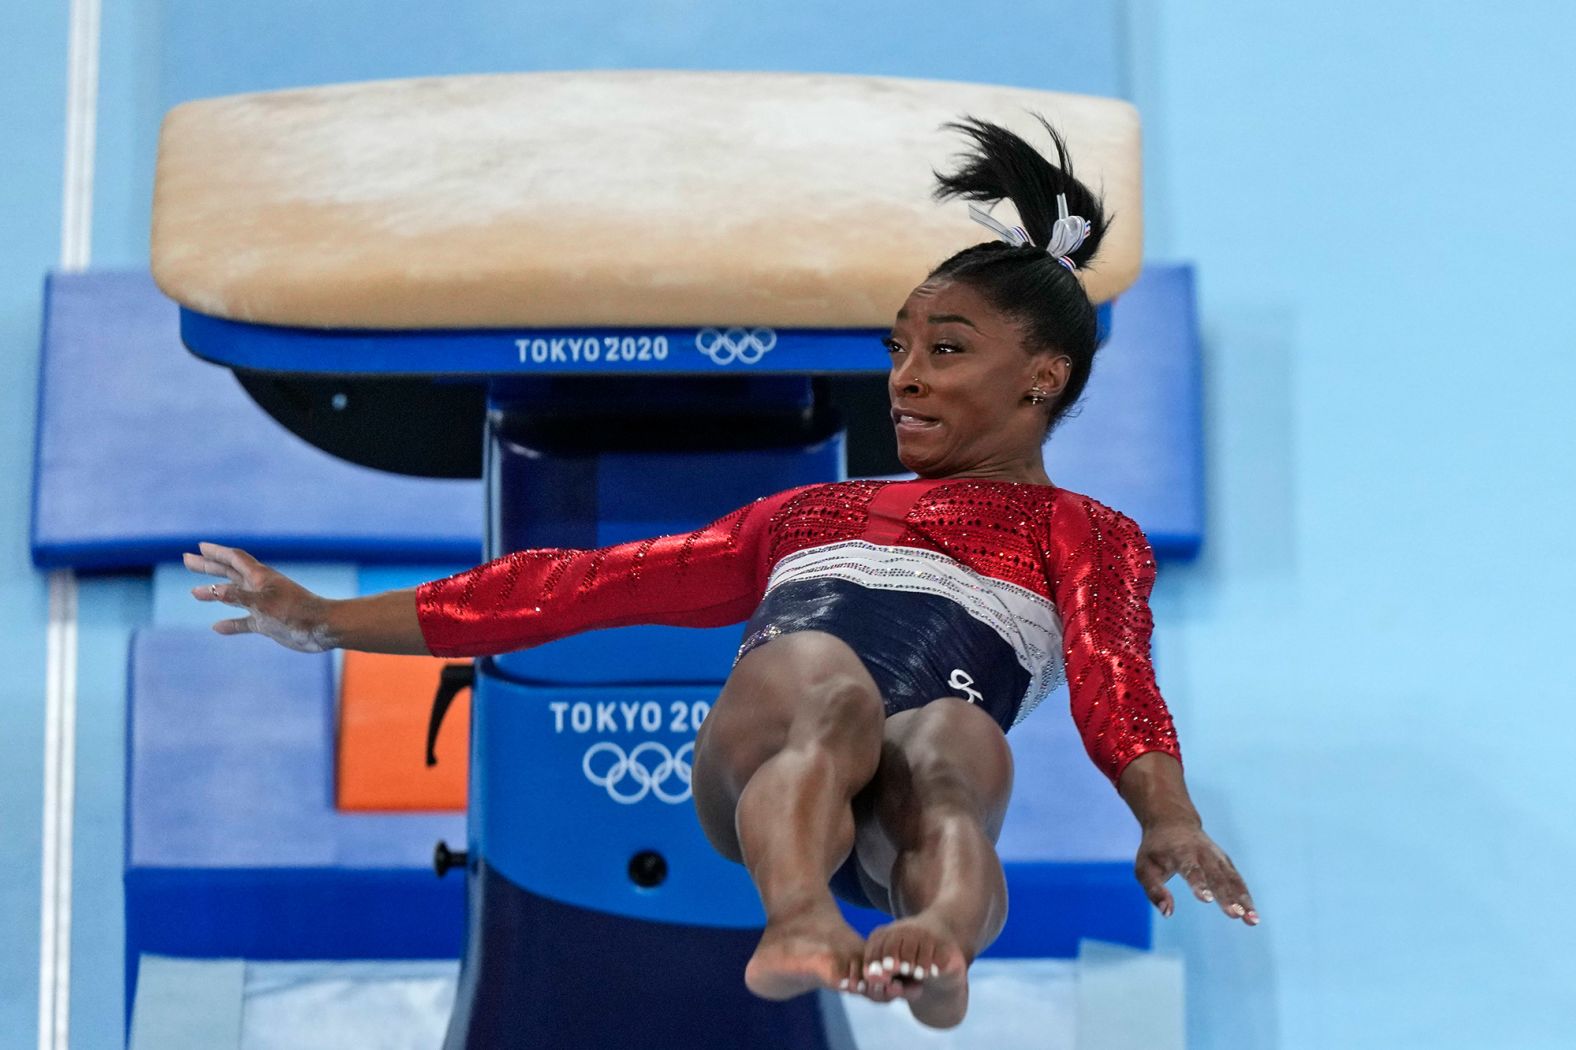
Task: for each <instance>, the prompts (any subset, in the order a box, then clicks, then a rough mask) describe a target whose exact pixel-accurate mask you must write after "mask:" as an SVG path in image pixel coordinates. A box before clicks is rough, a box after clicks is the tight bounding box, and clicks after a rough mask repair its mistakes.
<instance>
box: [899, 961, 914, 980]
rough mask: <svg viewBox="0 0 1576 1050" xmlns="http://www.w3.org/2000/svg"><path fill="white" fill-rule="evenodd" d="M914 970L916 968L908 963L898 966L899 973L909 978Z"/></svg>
mask: <svg viewBox="0 0 1576 1050" xmlns="http://www.w3.org/2000/svg"><path fill="white" fill-rule="evenodd" d="M913 970H914V968H913V967H912V966H910V965H909V964H908V963H906V962H905V963H899V964H898V968H897V972H898V973H900V974H902V975H903V976H904V977H907V976H908V975H909V974H910V973H912V972H913Z"/></svg>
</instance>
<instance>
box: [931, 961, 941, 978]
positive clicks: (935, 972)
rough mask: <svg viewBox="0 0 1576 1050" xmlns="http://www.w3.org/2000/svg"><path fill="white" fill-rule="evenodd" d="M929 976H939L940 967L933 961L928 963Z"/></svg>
mask: <svg viewBox="0 0 1576 1050" xmlns="http://www.w3.org/2000/svg"><path fill="white" fill-rule="evenodd" d="M930 976H932V977H940V976H941V967H939V966H937V965H936V964H935V963H931V964H930Z"/></svg>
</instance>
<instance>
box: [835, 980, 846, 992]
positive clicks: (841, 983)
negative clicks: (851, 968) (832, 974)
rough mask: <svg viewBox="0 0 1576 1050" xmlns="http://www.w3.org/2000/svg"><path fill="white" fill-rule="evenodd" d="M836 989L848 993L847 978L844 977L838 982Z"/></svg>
mask: <svg viewBox="0 0 1576 1050" xmlns="http://www.w3.org/2000/svg"><path fill="white" fill-rule="evenodd" d="M837 987H838V988H839V989H840V990H842V991H845V992H846V991H848V978H846V977H844V978H843V979H842V980H841V981H838V982H837Z"/></svg>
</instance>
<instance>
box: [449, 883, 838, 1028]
mask: <svg viewBox="0 0 1576 1050" xmlns="http://www.w3.org/2000/svg"><path fill="white" fill-rule="evenodd" d="M468 878H469V887H470V895H469V902H468V911H469V924H468V925H469V934H468V940H467V944H466V949H465V963H464V965H463V967H462V969H461V972H460V984H459V990H458V994H457V996H456V997H455V1007H454V1015H453V1017H452V1019H451V1020H450V1023H449V1030H448V1038H447V1039H446V1040H445V1042H444V1047H445V1050H504V1048H507V1047H552V1048H554V1050H605V1048H607V1047H619V1046H630V1045H633V1044H634V1043H635V1042H636V1041H638V1042H639V1044H640V1045H646V1046H673V1047H678V1046H682V1047H686V1048H688V1050H853V1041H852V1039H851V1037H850V1036H849V1034H848V1031H847V1023H846V1021H845V1020H844V1019H843V1016H842V1012H841V1011H840V1010H838V1009H837V1005H836V1001H835V999H834V997H833V996H832V995H831V993H827V992H822V993H817V994H812V995H802V996H800V997H798V998H797V999H792V1000H789V1001H788V1002H783V1003H774V1002H767V1001H766V1000H764V999H759V998H756V997H755V996H754V995H752V994H750V992H749V990H748V989H746V988H745V986H744V981H743V974H744V965H745V963H746V962H748V961H749V958H750V953H751V952H753V951H754V950H755V944H756V941H757V940H759V937H760V931H759V930H757V929H750V928H728V927H716V926H691V925H687V924H678V923H665V922H652V921H648V920H644V919H634V918H629V917H627V916H622V915H613V914H610V913H607V912H601V911H595V910H592V909H589V908H579V907H576V906H574V905H572V904H563V903H560V902H558V901H554V900H550V899H548V898H546V897H540V896H538V895H536V894H534V893H530V892H528V891H526V890H523V889H521V888H520V887H518V886H516V885H514V884H513V883H511V882H510V881H509V880H508V879H505V878H503V877H502V876H500V875H498V874H497V873H496V872H494V871H493V870H492V869H491V868H489V867H488V866H487V864H486V862H485V861H481V862H477V861H475V860H474V859H473V860H472V862H471V870H470V871H469V872H468Z"/></svg>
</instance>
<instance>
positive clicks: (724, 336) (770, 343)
mask: <svg viewBox="0 0 1576 1050" xmlns="http://www.w3.org/2000/svg"><path fill="white" fill-rule="evenodd" d="M776 345H777V333H776V332H774V331H772V330H771V329H770V328H729V329H726V330H723V329H719V328H702V329H701V330H700V331H699V332H696V333H695V349H697V350H699V351H700V352H701V353H703V354H705V355H706V356H707V357H709V358H711V361H712V364H716V365H731V364H733V363H734V362H735V361H737V362H739V363H740V364H744V365H753V364H755V362H757V361H759V360H760V359H761V358H763V357H765V356H766V354H767V352H768V351H769V350H771V348H772V347H774V346H776Z"/></svg>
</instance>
